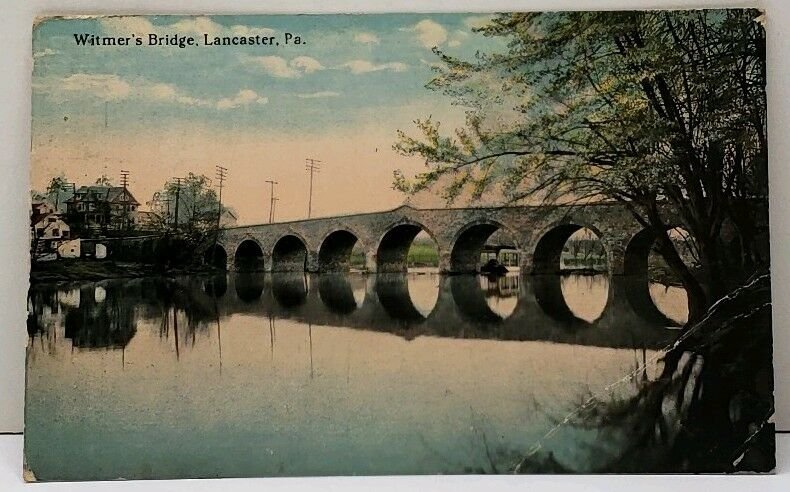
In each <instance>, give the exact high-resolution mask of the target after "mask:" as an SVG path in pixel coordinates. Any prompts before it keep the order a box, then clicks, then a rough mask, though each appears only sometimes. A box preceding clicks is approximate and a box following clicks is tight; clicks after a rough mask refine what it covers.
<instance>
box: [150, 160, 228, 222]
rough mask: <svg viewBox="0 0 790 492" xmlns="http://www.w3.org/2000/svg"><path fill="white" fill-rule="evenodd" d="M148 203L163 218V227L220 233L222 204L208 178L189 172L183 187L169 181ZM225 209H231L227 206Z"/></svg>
mask: <svg viewBox="0 0 790 492" xmlns="http://www.w3.org/2000/svg"><path fill="white" fill-rule="evenodd" d="M148 204H149V206H150V207H151V210H152V211H153V212H155V213H156V214H157V215H158V216H159V217H161V218H162V220H161V224H160V227H161V228H170V227H176V226H177V227H178V229H179V230H183V231H186V232H196V233H201V232H203V233H205V232H209V231H213V230H216V227H217V224H218V217H219V213H220V208H219V201H218V197H217V193H216V191H214V189H213V188H212V183H211V180H210V179H209V178H208V177H206V176H203V175H198V174H194V173H189V174H188V175H187V176H186V177H185V178H184V179H182V180H181V184H180V185H179V184H178V183H177V182H176V181H169V182H167V183H165V187H164V189H163V190H162V191H159V192H157V193H155V194H154V197H153V199H152V200H151V201H150V202H149V203H148ZM222 210H223V211H224V210H227V208H226V207H225V206H223V207H222ZM176 211H177V212H176ZM176 213H177V215H176Z"/></svg>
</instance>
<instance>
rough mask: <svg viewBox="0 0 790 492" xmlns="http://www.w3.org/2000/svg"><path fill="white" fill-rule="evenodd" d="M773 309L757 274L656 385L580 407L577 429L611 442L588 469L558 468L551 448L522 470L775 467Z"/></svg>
mask: <svg viewBox="0 0 790 492" xmlns="http://www.w3.org/2000/svg"><path fill="white" fill-rule="evenodd" d="M770 306H771V299H770V277H769V276H768V274H765V275H762V276H757V277H755V278H754V279H753V280H752V281H751V282H749V283H747V285H746V286H744V287H742V288H739V289H737V290H736V291H735V292H734V293H733V294H731V295H729V296H727V297H726V298H724V299H722V300H721V301H720V302H719V303H717V304H716V305H715V306H714V307H713V308H712V309H711V310H710V312H709V313H708V315H707V316H706V317H705V318H704V319H703V320H702V321H700V322H699V323H697V324H695V325H693V326H691V327H689V328H688V330H687V331H686V332H685V333H684V335H683V336H681V337H680V339H679V340H678V341H677V342H676V343H675V344H674V345H673V346H671V348H668V350H667V351H666V353H665V354H664V355H663V357H662V362H663V367H662V370H661V372H660V374H659V375H658V377H657V378H656V379H654V380H647V379H646V378H645V377H641V378H639V376H640V375H641V374H640V373H639V371H635V372H634V374H633V375H632V376H634V378H633V380H632V381H631V382H632V384H634V386H635V388H634V391H633V396H630V397H626V398H621V399H614V398H611V397H610V398H609V399H607V400H604V399H592V400H590V401H588V402H587V403H585V404H584V405H582V407H580V409H579V412H578V414H577V415H576V417H575V419H573V423H572V424H571V425H573V426H575V427H577V428H586V429H590V430H593V431H595V432H596V435H598V436H599V442H606V443H607V445H606V446H592V448H591V449H589V450H588V451H589V455H588V457H587V461H586V464H585V462H584V461H582V463H581V465H578V464H577V465H576V466H574V467H571V466H569V465H563V464H561V463H560V462H559V461H557V460H556V459H555V457H554V455H553V453H552V452H551V451H550V450H546V451H544V450H543V449H550V443H545V444H546V445H545V447H544V446H537V447H536V449H538V450H539V451H538V452H535V453H532V454H530V455H528V456H526V457H524V458H522V460H521V462H520V463H519V465H518V467H517V469H516V470H517V471H519V472H524V473H534V472H544V473H545V472H546V471H547V469H548V468H547V463H548V464H553V465H554V466H555V468H557V470H558V471H560V472H606V473H612V472H625V473H635V472H636V473H650V472H652V473H667V472H675V473H677V472H682V473H712V472H718V473H721V472H737V471H752V472H767V471H770V470H772V469H773V467H774V466H775V458H774V453H775V442H774V438H773V434H774V424H772V423H770V422H769V417H770V416H771V415H772V414H773V406H774V398H773V366H772V362H771V361H772V349H771V346H772V343H771V311H770ZM642 369H644V366H643V367H642ZM703 395H704V397H703Z"/></svg>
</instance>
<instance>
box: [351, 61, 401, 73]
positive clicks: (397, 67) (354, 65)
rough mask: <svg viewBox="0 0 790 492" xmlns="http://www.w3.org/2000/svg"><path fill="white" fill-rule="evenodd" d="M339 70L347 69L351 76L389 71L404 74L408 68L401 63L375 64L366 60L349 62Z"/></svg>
mask: <svg viewBox="0 0 790 492" xmlns="http://www.w3.org/2000/svg"><path fill="white" fill-rule="evenodd" d="M340 67H341V68H346V69H348V70H349V71H350V72H351V73H353V74H361V73H369V72H379V71H381V70H390V71H392V72H405V71H406V70H407V69H408V68H409V66H408V65H406V64H405V63H401V62H389V63H381V64H378V65H377V64H375V63H372V62H369V61H367V60H350V61H347V62H346V63H344V64H342V65H340Z"/></svg>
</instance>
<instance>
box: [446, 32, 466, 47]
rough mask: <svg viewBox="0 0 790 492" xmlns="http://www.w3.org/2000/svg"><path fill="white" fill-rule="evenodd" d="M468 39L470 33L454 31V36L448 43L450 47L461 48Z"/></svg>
mask: <svg viewBox="0 0 790 492" xmlns="http://www.w3.org/2000/svg"><path fill="white" fill-rule="evenodd" d="M468 37H469V33H468V32H466V31H461V30H460V29H459V30H457V31H454V32H453V34H452V35H451V36H450V40H449V41H447V46H450V47H456V46H461V43H463V42H464V40H465V39H466V38H468Z"/></svg>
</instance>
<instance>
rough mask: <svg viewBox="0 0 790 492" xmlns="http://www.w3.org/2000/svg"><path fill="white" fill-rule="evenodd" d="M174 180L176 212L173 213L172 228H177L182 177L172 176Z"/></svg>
mask: <svg viewBox="0 0 790 492" xmlns="http://www.w3.org/2000/svg"><path fill="white" fill-rule="evenodd" d="M173 179H175V180H176V212H175V214H174V215H173V229H174V230H176V231H177V230H178V202H179V200H178V198H179V196H180V195H181V180H182V179H183V178H173Z"/></svg>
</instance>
